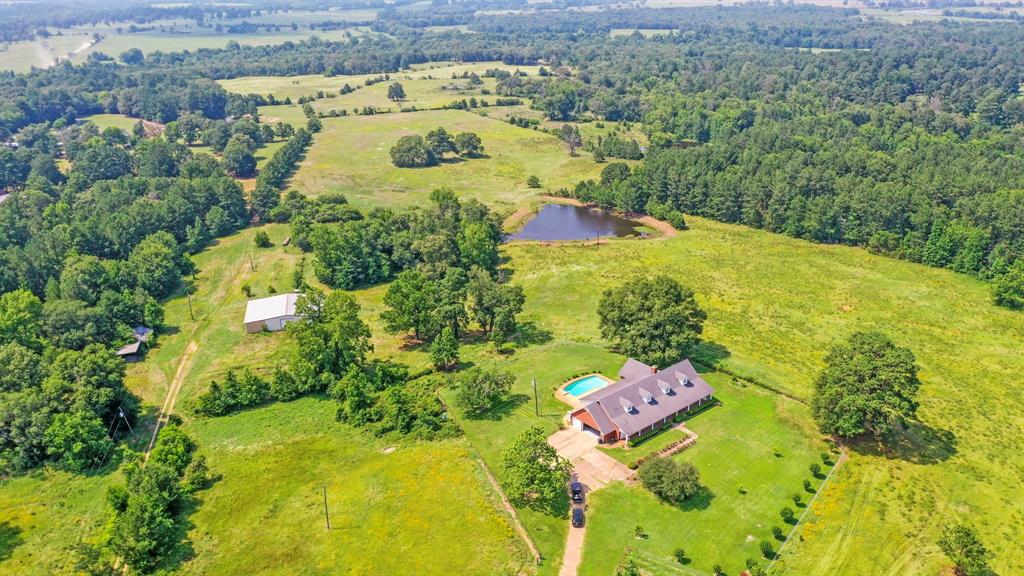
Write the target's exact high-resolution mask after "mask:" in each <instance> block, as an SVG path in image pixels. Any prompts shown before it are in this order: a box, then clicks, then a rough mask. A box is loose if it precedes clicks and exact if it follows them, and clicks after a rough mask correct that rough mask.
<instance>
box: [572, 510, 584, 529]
mask: <svg viewBox="0 0 1024 576" xmlns="http://www.w3.org/2000/svg"><path fill="white" fill-rule="evenodd" d="M572 526H573V528H582V527H583V508H573V509H572Z"/></svg>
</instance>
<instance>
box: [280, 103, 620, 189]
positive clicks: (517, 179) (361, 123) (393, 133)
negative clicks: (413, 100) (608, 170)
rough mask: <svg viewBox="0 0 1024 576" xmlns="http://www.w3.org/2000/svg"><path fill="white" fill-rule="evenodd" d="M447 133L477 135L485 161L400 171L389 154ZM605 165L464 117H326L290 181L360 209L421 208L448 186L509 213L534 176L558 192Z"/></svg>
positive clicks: (454, 113) (541, 137)
mask: <svg viewBox="0 0 1024 576" xmlns="http://www.w3.org/2000/svg"><path fill="white" fill-rule="evenodd" d="M439 126H443V127H444V128H445V129H447V130H448V132H450V133H453V134H454V133H458V132H465V131H471V132H476V133H477V135H479V136H480V138H481V140H482V141H483V146H484V153H485V157H484V158H474V159H468V160H461V161H448V162H444V163H442V164H441V165H439V166H433V167H430V168H397V167H395V166H394V165H392V164H391V157H390V155H389V151H390V149H391V147H392V146H393V145H394V144H395V142H397V141H398V139H399V138H400V137H402V136H405V135H410V134H418V135H421V136H425V135H426V134H427V132H429V131H430V130H432V129H434V128H437V127H439ZM602 167H603V166H602V165H601V164H597V163H595V162H594V161H593V159H592V157H591V156H590V155H589V154H588V153H585V152H583V153H581V154H580V156H578V157H575V158H572V157H570V156H569V154H568V152H567V151H566V150H565V148H564V146H563V145H562V143H561V141H560V140H558V138H556V137H555V136H553V135H551V134H547V133H543V132H539V131H533V130H529V129H526V128H519V127H516V126H512V125H511V124H507V123H504V122H499V121H496V120H490V119H488V118H484V117H481V116H479V115H477V114H473V113H470V112H463V111H459V110H439V111H430V112H414V113H404V114H379V115H374V116H350V117H346V118H327V119H325V120H324V130H323V132H322V133H320V134H318V135H317V137H316V141H315V142H314V144H313V146H312V148H311V149H310V151H309V153H308V154H307V155H306V159H305V161H304V162H303V163H302V166H301V167H300V168H299V170H298V172H297V173H296V175H295V176H294V177H293V178H292V181H291V185H292V187H293V188H295V189H297V190H301V191H302V192H304V193H306V194H308V195H310V196H319V195H321V194H325V193H329V192H340V193H343V194H345V195H346V196H347V197H348V198H349V200H350V201H351V202H352V203H353V204H354V205H356V206H358V207H360V208H368V207H373V206H384V207H389V208H402V207H406V206H414V205H424V204H425V203H426V201H427V198H428V197H429V195H430V192H431V190H433V189H434V188H437V187H440V186H449V187H451V188H452V189H453V190H456V191H457V192H458V193H459V194H460V195H461V196H463V197H465V198H477V199H479V200H482V201H484V202H486V203H488V204H490V205H492V206H494V207H498V208H503V207H504V208H507V207H511V206H513V205H515V204H517V203H519V202H520V201H522V200H523V199H525V198H527V197H529V196H532V195H534V194H535V193H536V190H532V189H530V188H529V187H527V185H526V179H527V177H529V176H530V175H537V176H538V177H539V178H540V181H541V184H542V186H544V187H545V188H548V189H557V188H559V187H562V186H573V185H575V184H576V182H578V181H580V180H584V179H587V178H598V177H599V176H600V172H601V169H602Z"/></svg>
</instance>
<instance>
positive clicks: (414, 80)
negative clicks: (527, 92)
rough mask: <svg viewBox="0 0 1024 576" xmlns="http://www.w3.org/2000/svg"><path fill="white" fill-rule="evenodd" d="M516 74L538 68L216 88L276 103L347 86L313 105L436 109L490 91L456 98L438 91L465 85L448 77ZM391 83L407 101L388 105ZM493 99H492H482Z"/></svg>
mask: <svg viewBox="0 0 1024 576" xmlns="http://www.w3.org/2000/svg"><path fill="white" fill-rule="evenodd" d="M494 68H497V69H501V70H508V71H510V72H511V71H514V70H517V69H518V70H520V71H522V72H525V73H526V74H527V75H530V76H536V75H537V70H538V69H539V66H509V65H506V64H502V63H501V62H477V63H468V64H457V63H445V62H433V63H429V64H418V65H414V66H412V68H411V69H410V70H403V71H401V72H395V73H393V74H390V75H389V76H390V78H391V79H390V80H388V81H387V82H381V83H378V84H374V85H372V86H366V81H367V80H368V79H371V78H377V77H379V76H383V74H358V75H346V76H324V75H321V74H311V75H307V76H246V77H242V78H234V79H230V80H221V81H220V84H221V86H223V87H224V89H226V90H227V91H229V92H237V93H239V94H250V93H256V94H264V95H266V94H273V95H274V96H275V97H277V98H279V99H284V98H286V97H288V98H292V99H293V100H294V99H295V98H298V97H300V96H311V95H313V94H316V93H317V91H320V90H323V91H325V92H332V93H334V94H337V93H338V90H339V89H340V88H341V87H342V86H344V85H345V84H348V85H349V86H351V87H353V88H359V89H358V90H356V91H355V92H353V93H350V94H345V95H343V96H338V97H337V98H331V99H323V100H318V101H317V102H316V105H315V107H317V108H319V109H323V110H330V109H333V108H350V107H352V106H359V107H362V106H367V105H374V106H378V107H391V108H393V109H396V110H397V109H399V108H401V107H408V106H418V107H421V108H423V107H428V106H429V107H437V106H441V105H444V104H449V103H451V101H452V100H456V99H461V98H463V97H465V98H469V96H470V95H473V96H477V97H478V98H479V97H481V94H480V92H479V89H480V88H490V89H492V91H493V89H494V84H495V82H494V79H493V78H484V79H483V80H484V85H483V86H480V87H477V88H475V89H474V90H472V91H465V95H457V94H454V93H452V91H445V90H441V87H442V86H444V85H448V84H453V85H455V84H458V85H465V84H468V83H467V82H466V81H464V80H453V79H452V74H453V73H454V74H457V75H460V76H461V75H462V74H463V73H476V74H477V75H478V76H483V74H484V72H486V71H487V70H489V69H494ZM391 82H400V83H401V84H402V87H403V88H404V89H405V92H406V95H407V97H408V98H407V100H406V101H405V102H401V103H395V102H391V101H389V100H388V99H387V87H388V85H389V84H390V83H391ZM484 97H485V98H490V99H492V100H493V99H494V98H495V96H494V95H493V94H492V95H491V96H484Z"/></svg>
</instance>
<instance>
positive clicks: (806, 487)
mask: <svg viewBox="0 0 1024 576" xmlns="http://www.w3.org/2000/svg"><path fill="white" fill-rule="evenodd" d="M804 490H807V491H808V492H814V487H813V486H811V481H810V480H804Z"/></svg>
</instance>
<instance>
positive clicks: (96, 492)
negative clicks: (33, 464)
mask: <svg viewBox="0 0 1024 576" xmlns="http://www.w3.org/2000/svg"><path fill="white" fill-rule="evenodd" d="M115 461H116V460H115ZM112 468H114V466H113V465H111V466H108V467H107V468H106V469H104V470H101V471H100V472H98V473H96V474H92V475H79V474H69V473H67V472H61V471H55V470H39V471H36V472H34V473H32V474H29V475H26V476H19V477H16V478H10V479H6V480H0V574H12V575H13V574H19V575H25V576H49V575H51V574H67V573H70V572H68V569H69V566H70V565H73V563H74V561H75V554H74V547H75V545H77V544H79V543H81V542H88V541H89V540H90V539H91V538H95V537H96V535H97V534H98V533H99V531H100V529H101V528H102V527H103V524H104V523H105V522H106V520H107V514H108V508H107V499H106V495H107V488H108V487H110V486H112V485H114V484H117V483H118V482H120V481H121V474H120V473H119V472H115V471H112Z"/></svg>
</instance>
